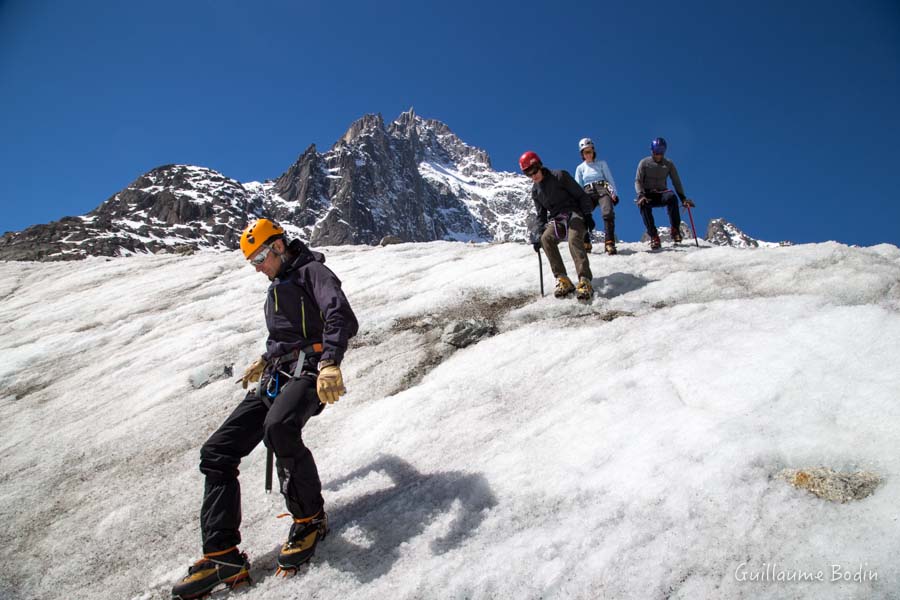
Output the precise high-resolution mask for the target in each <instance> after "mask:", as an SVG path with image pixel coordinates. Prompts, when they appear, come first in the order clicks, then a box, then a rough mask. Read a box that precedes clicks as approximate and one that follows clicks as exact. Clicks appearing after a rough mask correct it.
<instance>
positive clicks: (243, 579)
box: [172, 571, 253, 600]
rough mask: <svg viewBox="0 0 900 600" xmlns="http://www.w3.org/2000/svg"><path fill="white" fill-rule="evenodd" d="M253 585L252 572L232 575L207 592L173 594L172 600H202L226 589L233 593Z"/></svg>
mask: <svg viewBox="0 0 900 600" xmlns="http://www.w3.org/2000/svg"><path fill="white" fill-rule="evenodd" d="M252 583H253V580H252V579H250V572H249V571H245V572H243V573H238V574H237V575H232V576H231V577H229V578H228V579H223V580H222V581H219V582H216V584H215V585H214V586H212V587H211V588H209V589H208V590H206V591H205V592H196V593H194V594H172V600H200V599H201V598H208V597H209V596H212V595H213V594H215V593H216V592H221V591H225V590H226V589H227V590H229V591H233V590H236V589H240V588H243V587H245V586H246V587H249V586H250V585H251V584H252Z"/></svg>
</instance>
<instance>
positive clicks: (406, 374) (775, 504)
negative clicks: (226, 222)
mask: <svg viewBox="0 0 900 600" xmlns="http://www.w3.org/2000/svg"><path fill="white" fill-rule="evenodd" d="M643 248H644V246H642V245H640V244H637V243H635V244H628V243H623V244H621V245H620V254H619V255H618V256H615V257H605V256H599V255H593V256H592V259H593V265H592V266H593V269H594V273H595V278H594V286H595V289H596V290H597V296H596V298H595V300H594V302H593V304H592V305H582V304H578V303H576V302H575V301H568V300H567V301H559V300H556V299H554V298H553V297H551V296H548V297H544V298H542V297H540V295H539V292H538V289H539V288H538V281H537V277H538V274H537V267H536V265H535V264H534V257H535V254H534V253H533V252H531V250H530V249H529V248H524V247H523V246H522V245H518V244H456V243H450V242H431V243H424V244H399V245H395V246H388V247H384V248H381V247H370V246H340V247H330V248H325V249H324V250H325V252H326V255H327V257H328V263H327V264H328V265H330V266H331V267H332V268H333V269H334V270H335V271H336V273H337V274H338V276H339V277H340V278H341V280H342V281H343V282H344V286H345V290H346V293H347V295H348V298H349V299H350V301H351V303H352V305H353V306H354V308H355V310H356V312H357V314H358V317H359V320H360V323H361V327H362V328H361V332H360V335H359V336H358V337H357V338H356V339H355V340H354V341H353V345H352V348H351V349H350V351H349V352H348V354H347V356H346V359H345V362H344V365H343V369H344V374H345V379H346V383H347V388H348V394H347V395H346V396H344V397H343V398H342V399H341V400H340V402H338V403H337V404H336V405H334V406H331V407H329V408H327V409H326V410H325V412H324V413H323V414H322V415H320V416H318V417H316V418H314V419H313V420H312V421H311V422H310V423H309V424H308V425H307V427H306V428H305V429H304V432H303V435H304V439H305V441H306V442H307V444H308V445H309V446H310V448H311V449H312V450H313V452H314V454H315V456H316V458H317V461H318V464H319V471H320V475H321V477H322V480H323V484H324V486H325V491H324V495H325V498H326V507H327V509H328V511H329V515H330V517H331V519H330V520H331V526H332V531H331V534H330V535H329V537H328V539H326V540H325V542H323V544H322V545H321V546H320V547H319V551H318V552H317V554H316V556H315V558H314V560H313V562H312V563H311V565H310V566H309V568H308V569H305V570H304V571H303V572H302V574H300V575H299V576H297V577H295V578H292V579H287V580H285V579H281V578H276V577H273V568H274V558H275V555H276V552H277V548H278V547H279V545H280V543H281V542H282V541H283V539H284V536H285V535H286V533H287V529H288V526H287V525H286V524H285V523H284V520H283V519H282V520H279V519H276V518H275V516H276V515H277V514H279V513H281V512H283V510H284V507H283V503H282V501H281V498H280V496H278V495H277V494H274V495H266V494H265V493H264V491H263V479H264V463H265V451H264V449H263V448H262V446H260V447H259V448H258V449H257V450H256V451H254V452H253V453H252V454H251V455H250V456H249V457H248V458H247V459H246V460H245V462H244V463H243V464H242V466H241V481H242V489H243V496H244V504H243V525H242V532H243V543H242V545H241V548H242V550H244V551H246V552H248V554H249V556H250V558H251V561H252V562H253V570H252V576H253V578H254V580H255V584H254V586H253V587H251V588H249V589H248V590H247V591H246V592H245V593H241V594H239V595H235V597H236V598H237V597H240V598H244V599H246V600H254V599H264V600H277V599H288V598H298V597H307V596H308V597H312V598H321V599H327V598H335V599H337V598H340V599H343V598H348V597H352V598H379V599H380V598H386V597H389V598H400V599H403V598H447V597H452V598H591V599H594V598H616V599H623V598H624V599H627V598H635V599H646V598H748V599H749V598H754V599H755V598H785V599H787V598H798V597H816V598H888V597H892V596H893V595H894V594H895V593H896V591H897V590H898V589H900V568H898V566H897V561H896V556H897V555H898V554H900V523H898V521H897V519H896V499H897V497H898V493H900V458H898V454H897V439H898V438H900V404H898V402H897V398H898V397H900V370H898V369H894V368H891V365H893V364H894V363H895V362H896V355H897V351H898V349H900V283H898V281H900V249H898V248H897V247H895V246H889V245H882V246H875V247H872V248H850V247H846V246H843V245H840V244H836V243H825V244H816V245H798V246H794V247H790V248H761V249H759V250H758V251H755V252H746V251H740V250H737V249H734V248H728V247H709V246H706V247H701V248H695V247H693V246H683V247H680V248H677V249H671V248H667V249H665V250H664V251H663V252H659V253H648V252H644V251H642V250H643ZM566 259H567V260H568V257H566ZM545 276H546V277H547V281H546V285H547V286H548V287H549V286H550V285H551V282H550V281H549V279H550V277H549V274H548V272H547V270H546V269H545ZM266 285H267V282H266V281H265V279H264V277H262V276H261V275H260V274H259V273H256V272H254V271H253V269H251V268H249V267H247V266H246V265H245V263H244V261H243V260H242V259H241V257H240V255H239V253H212V252H209V253H200V254H195V255H193V256H175V255H168V256H166V255H157V256H135V257H130V258H118V259H104V258H90V259H87V260H84V261H81V262H79V263H74V264H72V263H70V264H65V265H63V264H60V263H9V262H4V263H0V349H2V350H0V351H2V355H3V361H2V363H0V472H2V476H0V518H2V520H3V522H4V523H5V526H4V527H3V528H0V558H2V561H3V565H4V574H3V577H0V597H3V598H8V599H10V600H18V599H26V598H28V599H31V598H41V599H45V600H52V599H57V598H58V599H62V598H65V599H67V600H68V599H72V598H90V599H104V598H110V599H112V598H115V599H123V598H124V599H131V600H138V599H140V600H157V599H159V600H161V599H163V598H168V597H169V590H170V586H171V584H172V583H173V582H174V581H175V580H177V579H178V578H180V577H182V576H183V575H184V574H185V573H186V569H187V567H188V566H189V565H190V564H191V563H192V562H193V561H194V560H195V559H197V558H198V557H199V551H200V539H199V531H198V511H199V506H200V499H201V494H202V487H203V480H202V477H201V475H200V473H199V471H198V469H197V464H198V461H199V458H198V453H199V449H200V446H201V445H202V443H203V441H204V440H205V439H206V438H207V436H209V435H210V434H211V433H212V432H213V431H214V430H215V428H216V427H218V425H219V424H220V423H221V422H222V420H223V419H224V418H225V417H226V416H227V415H228V413H229V412H230V411H231V410H232V408H233V407H234V406H235V405H236V404H237V403H238V402H239V400H240V399H241V398H242V396H243V391H242V390H241V388H240V386H238V385H235V383H234V382H235V379H236V377H237V376H238V375H239V374H240V373H241V372H242V371H243V369H244V368H245V367H246V366H247V365H248V364H249V363H250V362H251V361H252V360H253V359H254V358H255V357H256V356H258V355H259V354H260V352H261V350H262V348H263V345H262V342H263V339H264V336H265V326H264V322H263V318H262V304H263V296H264V290H265V288H266ZM475 321H478V322H481V323H482V324H486V325H487V326H486V327H481V328H480V331H481V333H479V334H477V336H474V337H473V338H472V339H470V340H469V341H468V342H467V343H458V342H457V341H455V340H457V338H455V337H453V336H455V335H456V333H457V332H459V331H460V330H461V329H463V330H464V329H466V328H467V327H469V324H470V323H472V322H475ZM485 332H487V333H485ZM492 333H493V334H494V335H491V334H492ZM479 336H480V337H479ZM451 339H452V340H454V342H453V343H452V344H451V343H448V341H449V340H451ZM461 346H465V347H461ZM819 466H821V467H828V468H832V469H835V470H839V471H856V470H867V471H872V472H874V473H876V474H877V475H878V476H879V477H881V478H882V483H881V484H880V485H879V486H878V487H877V488H876V489H875V492H874V493H873V494H872V495H871V496H869V497H867V498H865V499H863V500H860V501H854V502H848V503H846V504H833V503H830V502H827V501H825V500H821V499H819V498H817V497H815V496H813V495H811V494H809V493H807V492H805V491H800V490H797V489H795V488H793V487H791V486H790V485H788V484H787V483H786V482H785V481H783V480H782V479H780V478H779V477H777V476H776V475H777V474H779V473H781V472H782V471H783V470H784V469H786V468H794V469H802V468H813V467H819ZM770 569H771V575H769V573H770ZM835 569H837V570H838V571H837V572H838V573H839V574H840V575H841V576H842V577H843V576H845V575H847V576H849V578H850V580H849V581H844V580H843V579H841V580H839V581H833V580H832V578H833V576H834V573H835ZM779 570H780V572H781V573H782V576H784V573H785V572H786V571H789V572H792V573H795V572H801V573H811V574H813V575H815V574H816V573H817V572H819V571H821V572H822V573H823V577H824V580H822V581H817V580H802V581H791V582H787V583H785V582H783V581H777V580H776V579H775V577H776V576H777V575H776V573H777V572H778V571H779ZM764 573H765V575H764ZM856 573H859V574H860V575H859V579H860V581H853V580H852V578H853V576H854V574H856ZM871 573H874V574H875V578H873V577H872V576H871ZM764 577H767V578H768V577H771V578H770V579H767V580H762V579H763V578H764ZM795 577H796V575H795ZM749 578H753V579H749Z"/></svg>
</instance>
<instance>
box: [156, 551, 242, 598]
mask: <svg viewBox="0 0 900 600" xmlns="http://www.w3.org/2000/svg"><path fill="white" fill-rule="evenodd" d="M249 583H250V562H249V561H248V560H247V555H246V554H243V553H241V552H239V551H238V549H237V546H232V547H231V548H228V549H227V550H222V551H220V552H210V553H209V554H204V555H203V558H201V559H200V560H198V561H197V562H195V563H194V564H193V565H191V566H190V567H189V568H188V574H187V577H185V578H184V579H182V580H181V581H179V582H178V583H176V584H175V586H174V587H173V588H172V598H173V599H174V600H192V599H193V598H202V597H203V596H205V595H207V594H209V593H210V592H212V591H213V589H215V588H216V587H218V586H219V585H226V586H228V587H229V588H231V589H234V588H235V587H238V586H240V585H244V584H249Z"/></svg>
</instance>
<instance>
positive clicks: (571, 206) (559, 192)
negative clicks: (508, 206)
mask: <svg viewBox="0 0 900 600" xmlns="http://www.w3.org/2000/svg"><path fill="white" fill-rule="evenodd" d="M541 170H542V171H543V172H544V178H543V179H541V182H540V183H535V184H534V185H532V186H531V199H532V201H534V210H535V212H536V213H537V219H535V225H534V226H535V229H534V230H533V231H532V232H531V233H532V235H533V236H534V239H538V238H540V237H541V234H542V233H543V232H544V228H545V227H546V226H547V222H548V220H549V219H552V218H554V217H556V216H557V215H559V214H560V213H564V212H571V213H577V214H580V215H581V216H582V217H587V216H589V215H590V214H591V212H592V211H593V208H594V204H593V202H592V201H591V197H590V196H588V195H587V194H586V193H585V191H584V190H583V189H581V186H580V185H578V184H577V183H576V182H575V180H574V179H572V176H571V175H569V172H568V171H563V170H559V171H551V170H550V169H548V168H546V167H542V169H541Z"/></svg>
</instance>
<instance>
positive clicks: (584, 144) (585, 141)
mask: <svg viewBox="0 0 900 600" xmlns="http://www.w3.org/2000/svg"><path fill="white" fill-rule="evenodd" d="M593 147H594V142H592V141H591V138H581V141H580V142H578V151H579V152H583V151H584V149H585V148H593Z"/></svg>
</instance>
